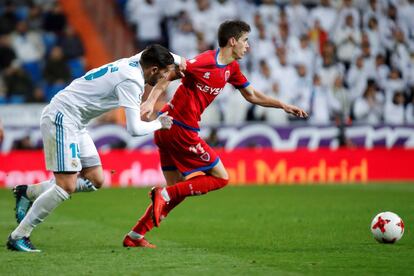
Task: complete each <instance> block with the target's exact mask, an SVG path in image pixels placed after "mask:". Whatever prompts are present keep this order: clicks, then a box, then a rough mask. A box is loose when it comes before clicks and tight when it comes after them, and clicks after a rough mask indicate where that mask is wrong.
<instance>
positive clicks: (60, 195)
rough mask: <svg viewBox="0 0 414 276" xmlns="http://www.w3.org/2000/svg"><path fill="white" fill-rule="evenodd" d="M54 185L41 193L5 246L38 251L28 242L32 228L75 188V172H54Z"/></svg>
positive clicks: (18, 249)
mask: <svg viewBox="0 0 414 276" xmlns="http://www.w3.org/2000/svg"><path fill="white" fill-rule="evenodd" d="M55 179H56V185H53V186H52V187H50V188H49V189H48V190H47V191H45V192H44V193H42V194H41V195H40V196H39V197H38V198H37V199H36V200H35V201H34V202H33V206H32V208H31V209H30V210H29V212H28V213H27V215H26V216H25V218H24V219H23V220H22V221H21V222H20V224H19V225H18V226H17V228H16V229H15V230H14V231H13V232H12V233H11V234H10V236H9V240H8V242H7V247H8V248H9V249H11V250H17V251H26V252H39V250H37V249H36V248H35V247H34V246H33V245H32V244H31V242H30V234H31V233H32V231H33V229H34V228H35V227H36V226H37V225H39V224H40V223H42V222H43V220H44V219H45V218H46V217H47V216H48V215H49V214H50V213H51V212H52V211H53V210H54V209H55V208H56V207H57V206H59V205H60V204H61V203H62V202H63V201H65V200H67V199H69V198H70V194H71V193H73V192H74V191H75V190H76V180H77V173H75V172H73V173H55Z"/></svg>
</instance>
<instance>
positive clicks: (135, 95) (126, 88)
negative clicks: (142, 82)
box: [115, 80, 144, 109]
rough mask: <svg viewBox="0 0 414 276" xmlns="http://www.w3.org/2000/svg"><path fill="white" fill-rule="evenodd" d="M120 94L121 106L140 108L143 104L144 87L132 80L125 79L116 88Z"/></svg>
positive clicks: (118, 94)
mask: <svg viewBox="0 0 414 276" xmlns="http://www.w3.org/2000/svg"><path fill="white" fill-rule="evenodd" d="M115 92H116V94H117V96H118V102H119V106H123V107H129V108H133V109H139V108H140V104H141V98H142V94H143V92H144V90H143V88H142V87H141V86H139V84H138V83H136V82H134V81H132V80H125V81H123V82H121V83H120V84H118V85H117V86H116V88H115Z"/></svg>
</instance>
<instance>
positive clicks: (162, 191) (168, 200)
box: [161, 188, 170, 202]
mask: <svg viewBox="0 0 414 276" xmlns="http://www.w3.org/2000/svg"><path fill="white" fill-rule="evenodd" d="M161 196H162V198H163V199H164V200H165V201H166V202H170V195H169V194H168V192H167V189H166V188H162V190H161Z"/></svg>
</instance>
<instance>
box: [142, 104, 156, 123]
mask: <svg viewBox="0 0 414 276" xmlns="http://www.w3.org/2000/svg"><path fill="white" fill-rule="evenodd" d="M153 112H154V104H152V103H150V102H148V101H146V102H144V103H143V104H142V105H141V117H142V118H146V119H149V118H150V117H151V115H152V113H153Z"/></svg>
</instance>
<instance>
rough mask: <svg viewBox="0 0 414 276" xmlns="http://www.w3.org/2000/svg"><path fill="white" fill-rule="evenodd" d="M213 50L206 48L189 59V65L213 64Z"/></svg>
mask: <svg viewBox="0 0 414 276" xmlns="http://www.w3.org/2000/svg"><path fill="white" fill-rule="evenodd" d="M215 52H216V51H215V50H208V51H205V52H202V53H201V54H199V55H197V56H196V57H194V58H192V59H189V60H188V63H189V64H190V66H191V65H192V64H196V65H198V66H203V65H205V66H207V65H212V64H215Z"/></svg>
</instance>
